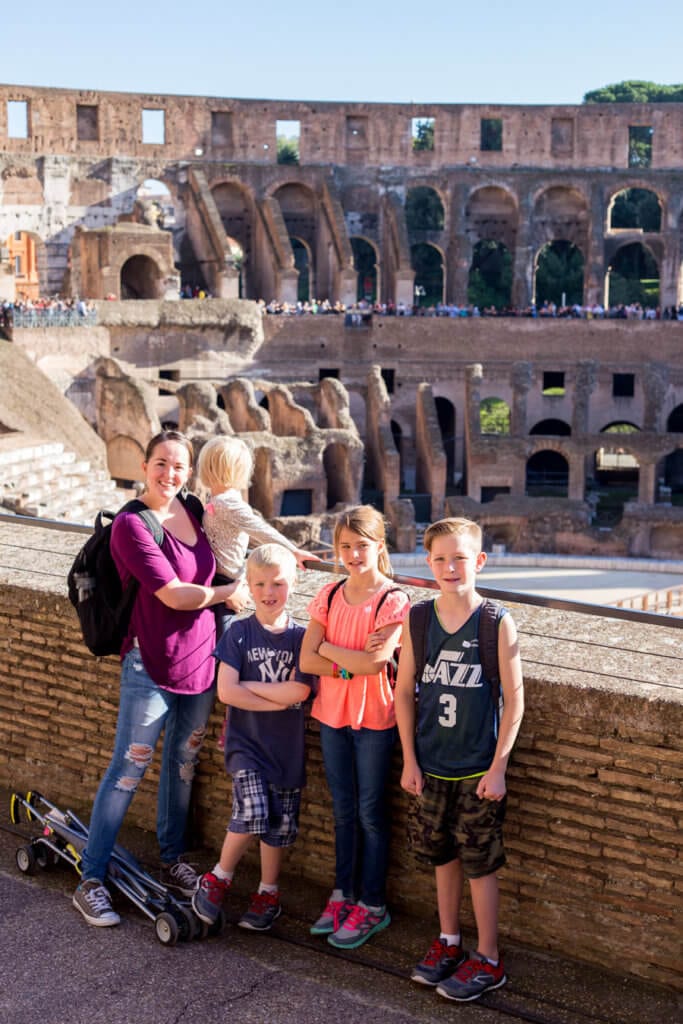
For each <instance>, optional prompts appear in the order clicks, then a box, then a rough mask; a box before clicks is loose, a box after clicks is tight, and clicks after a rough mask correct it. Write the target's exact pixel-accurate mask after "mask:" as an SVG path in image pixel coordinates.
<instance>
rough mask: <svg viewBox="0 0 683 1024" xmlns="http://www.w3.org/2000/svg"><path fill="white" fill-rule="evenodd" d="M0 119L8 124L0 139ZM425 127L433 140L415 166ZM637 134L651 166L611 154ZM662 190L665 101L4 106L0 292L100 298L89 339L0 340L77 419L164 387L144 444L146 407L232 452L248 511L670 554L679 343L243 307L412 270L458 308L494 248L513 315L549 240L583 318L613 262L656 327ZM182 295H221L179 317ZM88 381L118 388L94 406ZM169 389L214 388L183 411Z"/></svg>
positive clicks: (679, 199)
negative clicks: (451, 522)
mask: <svg viewBox="0 0 683 1024" xmlns="http://www.w3.org/2000/svg"><path fill="white" fill-rule="evenodd" d="M10 108H11V109H12V111H13V113H14V115H15V118H16V113H17V109H18V110H19V113H20V114H22V115H23V119H24V121H23V129H21V130H17V129H16V127H15V126H14V127H12V129H11V131H10V118H9V114H10ZM279 122H284V123H286V124H287V125H288V126H289V127H290V129H291V125H292V123H295V124H298V127H299V132H298V137H297V139H296V145H295V146H294V157H293V159H294V162H293V163H291V162H290V163H282V162H279V156H278V130H279V129H278V123H279ZM425 122H427V123H428V124H429V125H430V127H431V140H432V141H431V142H430V144H429V145H427V146H418V145H415V138H416V136H415V124H416V123H425ZM150 124H151V126H152V127H151V128H150ZM639 133H640V134H639ZM643 133H645V134H646V135H647V140H648V141H647V144H646V145H645V149H643V146H642V145H641V146H640V148H638V147H636V146H635V145H634V144H633V140H634V138H640V137H641V136H642V135H643ZM290 155H291V154H290ZM297 161H298V162H297ZM682 167H683V109H682V108H681V105H679V104H659V105H657V104H651V105H634V104H624V105H582V106H563V107H543V106H538V107H533V108H527V107H518V106H509V107H507V106H497V107H492V106H485V105H480V106H477V105H444V104H435V105H433V106H424V105H421V106H419V107H418V106H411V105H400V104H394V105H389V104H382V105H372V104H342V103H307V102H306V103H305V102H285V101H282V102H281V101H277V102H276V101H257V100H234V99H218V98H202V97H187V96H183V97H179V96H143V95H132V94H120V93H94V92H87V91H78V90H56V89H39V88H29V87H18V86H3V87H0V243H2V244H3V245H4V250H2V252H4V254H5V257H4V261H3V260H2V259H0V269H2V271H3V272H2V273H0V295H1V294H6V295H9V294H10V292H11V295H12V297H14V295H16V294H18V293H20V291H21V288H22V287H26V288H27V289H28V288H30V287H33V288H35V289H37V291H38V292H39V293H41V294H48V293H54V292H59V291H61V292H63V293H66V294H72V295H75V294H79V295H82V296H83V295H85V296H87V297H88V298H94V299H104V298H105V297H111V296H113V297H115V298H116V299H120V300H122V301H107V302H104V301H101V302H99V303H98V304H97V305H98V311H97V313H98V326H97V327H95V328H88V329H87V330H86V329H83V334H81V335H80V336H79V337H78V338H77V337H76V336H70V338H69V339H68V340H67V338H66V329H62V328H55V329H54V330H51V331H50V330H44V331H39V330H38V329H36V330H24V329H16V330H15V331H14V334H13V337H14V341H15V344H19V345H22V346H23V347H25V349H26V350H27V351H28V352H29V353H30V354H31V357H32V358H33V359H34V360H35V361H36V362H37V363H38V365H39V366H41V368H43V369H44V370H46V371H47V372H50V370H53V371H55V372H56V373H57V382H58V384H59V386H60V387H61V389H62V391H64V392H65V393H68V394H69V396H70V397H71V398H72V399H73V400H74V401H75V403H76V404H77V405H78V407H79V408H81V409H82V411H83V412H84V413H85V414H86V415H87V417H88V419H89V420H90V422H91V423H93V424H94V425H97V424H98V421H101V420H103V419H105V418H107V419H109V418H110V417H109V415H108V414H107V416H105V414H104V412H103V411H102V410H100V411H98V408H97V407H98V406H99V404H100V397H102V398H104V397H105V396H106V395H107V394H108V391H107V388H111V387H113V384H111V380H114V379H116V377H117V374H118V373H119V372H120V373H121V374H122V379H123V378H126V379H128V378H135V379H139V380H141V381H146V382H147V384H148V385H149V386H150V387H151V388H152V389H153V390H154V391H155V392H159V391H162V392H164V391H165V392H167V394H166V395H165V396H161V397H160V396H159V395H158V394H155V395H154V396H153V397H154V401H152V400H151V399H150V401H151V411H150V413H149V415H148V417H147V418H146V419H145V418H144V417H143V419H142V421H140V422H142V423H144V425H145V428H146V426H147V424H148V423H151V422H155V417H156V419H164V418H165V417H166V412H168V410H169V409H170V410H171V412H172V414H173V415H175V416H176V418H177V417H178V416H181V414H182V415H183V416H184V417H185V419H184V420H183V422H184V423H185V421H187V422H186V423H185V425H188V424H190V423H192V417H193V416H196V417H197V421H198V423H200V425H201V427H202V429H204V430H205V432H207V431H208V432H209V433H210V432H214V431H215V430H217V429H227V427H228V426H229V428H230V429H232V430H235V431H236V432H239V433H244V432H246V433H247V434H250V435H252V441H253V442H254V444H255V445H256V446H257V450H258V451H257V458H258V459H260V460H261V462H260V463H259V465H260V467H261V470H262V471H259V473H258V475H257V479H258V481H259V488H260V489H258V493H255V495H254V498H255V500H256V502H257V504H259V505H260V507H261V508H262V511H264V513H265V514H267V515H278V514H281V513H282V512H283V504H284V512H287V511H289V510H291V508H292V507H293V508H294V509H295V510H300V509H304V508H305V509H310V510H311V511H315V512H316V513H322V512H324V511H325V510H326V509H329V508H331V507H333V506H334V505H335V504H336V503H337V502H338V501H343V500H347V499H350V500H358V498H360V497H361V496H365V497H367V498H370V499H371V500H377V501H378V502H380V503H383V504H384V508H385V511H386V512H387V515H388V517H389V519H390V522H391V524H392V527H393V528H394V530H395V531H396V538H397V540H396V542H397V543H398V544H399V546H401V547H403V546H410V543H411V538H413V537H414V519H415V517H417V519H418V520H426V519H429V518H433V517H434V516H438V515H441V514H442V512H443V511H448V510H449V509H451V510H452V509H453V508H457V507H460V506H462V505H463V503H466V502H476V503H481V505H479V504H478V505H477V508H478V509H479V514H480V515H481V517H482V519H483V521H485V522H486V523H487V524H489V525H488V531H489V532H488V535H487V539H488V542H489V543H490V542H492V541H493V540H495V541H496V542H497V543H505V544H507V545H508V546H510V547H511V548H513V549H514V548H518V549H519V548H521V547H526V548H527V549H529V548H532V549H538V550H558V551H568V552H573V551H580V552H598V551H605V550H608V551H611V552H614V553H621V554H639V555H643V554H650V555H661V556H666V555H673V556H676V555H678V554H679V553H680V550H681V539H682V538H683V516H682V515H681V506H680V505H679V504H677V502H678V501H679V500H680V494H681V492H682V491H683V455H682V454H681V434H682V433H683V368H682V361H681V351H682V346H681V339H682V337H683V325H681V324H679V323H677V322H676V321H675V320H673V321H672V320H668V321H667V322H664V321H663V320H657V321H645V320H642V321H638V322H635V321H618V320H610V321H608V320H601V319H592V320H580V321H574V320H567V321H564V320H562V321H560V320H552V319H548V320H541V319H524V318H511V319H498V318H489V317H484V318H467V319H461V318H453V317H445V318H440V317H434V318H428V317H401V316H386V317H377V316H376V317H374V318H372V317H365V318H363V319H359V320H357V321H355V322H353V323H347V322H344V320H345V318H344V317H338V316H332V315H329V316H320V315H318V316H310V317H287V316H265V317H264V316H263V315H262V311H261V310H260V309H259V308H258V306H257V305H256V304H255V303H253V302H249V301H244V300H249V299H252V300H259V299H264V300H265V301H269V300H271V299H276V300H278V301H279V302H281V303H284V302H288V303H295V302H296V301H297V299H300V298H302V296H303V297H313V296H319V297H320V298H322V297H325V298H327V299H329V300H330V302H331V303H332V304H334V303H341V304H343V305H349V304H352V303H354V302H355V301H356V300H357V298H358V297H359V294H370V295H372V296H373V297H374V298H376V299H377V300H378V301H381V302H383V303H385V304H389V305H392V304H393V305H394V306H395V307H397V308H400V307H401V305H403V306H405V307H410V306H411V305H412V303H413V302H414V300H415V297H416V294H419V289H420V288H421V287H422V285H421V283H420V282H421V281H423V280H426V278H425V277H424V273H425V272H424V268H423V267H422V264H420V261H419V259H418V257H417V255H416V253H417V250H418V249H420V247H422V251H423V254H424V251H425V247H426V250H428V251H429V253H431V256H430V259H431V260H432V262H431V264H430V266H431V270H430V272H429V273H430V274H431V277H430V278H429V282H430V284H429V286H430V287H432V288H435V289H436V290H437V293H438V298H439V299H440V300H442V301H443V302H445V303H447V304H451V305H452V304H457V305H459V306H460V305H464V304H466V303H467V290H468V281H469V278H470V275H471V272H472V268H473V266H474V264H475V261H476V253H477V247H478V246H479V245H480V244H482V243H487V244H488V243H496V244H497V245H500V246H503V247H504V249H505V251H506V252H507V253H508V254H509V256H510V260H511V274H512V283H511V301H512V303H513V305H514V306H515V307H517V308H518V309H522V310H523V309H525V308H527V307H529V306H530V304H531V303H532V301H533V300H534V298H535V296H536V288H537V280H536V278H537V271H538V265H539V259H540V254H541V252H542V250H543V247H544V246H545V245H547V244H548V243H555V242H563V243H567V244H570V245H572V246H574V247H575V249H576V251H577V252H578V253H579V254H580V259H581V265H582V268H583V278H582V280H583V285H582V302H583V304H584V305H592V306H595V305H598V306H600V305H601V304H603V303H604V302H605V298H606V295H607V292H608V288H609V282H610V275H611V274H612V270H613V267H614V266H616V264H617V262H618V258H619V254H620V252H622V251H623V250H624V249H625V247H629V246H637V247H640V249H641V250H642V251H643V252H646V253H647V256H648V259H649V260H650V261H651V265H652V266H654V267H655V268H656V274H657V281H656V283H657V285H658V301H659V305H660V307H662V308H666V309H667V310H668V309H670V307H676V306H678V304H679V303H680V302H681V300H682V299H683V283H682V274H681V266H682V260H681V257H682V253H681V238H682V237H683V188H682V187H681V186H682V185H683V171H682V170H681V168H682ZM150 182H151V184H150ZM634 189H635V190H639V193H641V194H643V195H645V196H646V197H649V200H650V206H651V208H652V209H654V211H655V212H654V214H653V215H652V216H650V218H649V219H648V220H647V222H643V223H644V226H643V225H639V224H638V223H635V222H634V224H632V225H631V226H622V221H620V220H619V219H618V218H617V217H616V216H615V210H616V209H617V207H618V204H619V201H620V197H622V196H623V195H624V194H626V193H627V192H628V191H629V190H634ZM652 209H651V212H652ZM416 210H417V211H418V213H420V211H421V214H420V216H421V217H422V219H420V216H416ZM27 238H28V241H29V242H30V245H29V244H28V243H27V242H26V239H27ZM24 244H25V245H26V248H25V249H23V250H22V252H25V253H28V254H29V255H30V268H29V266H28V264H27V267H26V269H27V270H28V269H30V272H31V275H33V276H32V278H31V281H29V280H28V277H29V276H30V275H27V276H26V281H24V282H22V281H21V280H20V275H19V274H18V272H17V268H19V267H20V266H21V258H22V257H21V255H19V259H18V262H16V261H15V263H12V262H11V260H10V254H11V253H12V252H14V251H15V250H14V249H13V248H12V246H14V247H19V246H21V245H24ZM29 250H30V252H29ZM16 252H17V253H18V252H19V250H18V249H16ZM25 258H26V259H27V260H28V256H26V257H25ZM421 267H422V269H421ZM653 273H654V271H653ZM190 285H194V287H195V289H196V288H198V287H200V286H201V287H202V288H204V289H205V290H207V291H208V292H210V293H211V294H212V295H213V296H214V297H215V298H214V299H211V300H207V301H206V302H202V303H200V302H179V301H175V300H176V299H177V298H178V295H179V289H180V288H187V287H189V286H190ZM136 299H137V300H138V301H133V300H136ZM140 300H142V301H140ZM84 335H85V336H87V342H84V340H83V339H84ZM86 349H87V351H86ZM98 358H99V359H104V360H106V361H108V362H107V366H109V367H110V369H111V368H112V367H114V364H113V363H112V362H110V361H111V360H112V359H115V360H117V362H119V363H120V362H121V361H122V362H123V364H124V365H123V367H122V368H121V369H120V371H119V370H117V369H115V368H114V369H111V372H110V373H109V371H108V373H109V376H108V377H107V381H108V383H107V387H104V385H103V384H102V380H103V376H102V371H101V369H98V368H96V359H98ZM105 376H106V375H105ZM236 377H238V378H240V379H241V380H242V381H251V382H252V384H253V385H254V387H255V388H256V394H257V398H256V405H257V406H259V403H261V406H260V408H261V411H260V412H259V413H247V412H246V411H245V409H246V408H247V406H248V404H249V403H248V402H246V404H245V405H244V408H240V410H238V405H239V403H237V401H236V400H234V401H233V400H232V399H231V397H230V394H231V393H230V387H231V382H232V381H233V378H236ZM325 378H328V382H327V383H324V384H323V383H321V382H323V381H325ZM96 379H97V380H98V381H99V384H98V388H97V389H95V387H94V381H95V380H96ZM329 379H336V380H337V382H338V385H339V389H340V390H339V392H338V393H339V395H342V394H343V395H344V396H347V397H346V398H344V399H343V400H341V399H340V400H339V402H337V404H336V406H335V408H337V412H338V413H339V415H341V412H340V410H343V416H344V417H345V418H344V421H343V423H342V421H341V420H339V421H335V420H334V416H333V417H332V418H331V419H330V418H329V417H330V414H329V408H330V401H331V399H330V395H331V394H333V393H334V394H337V392H332V391H330V384H329ZM259 382H265V383H259ZM191 384H192V385H199V384H202V385H206V386H207V387H208V388H209V390H208V392H197V393H196V394H194V395H191V394H190V391H189V390H188V389H189V385H191ZM279 385H282V387H281V388H280V387H279ZM245 386H246V385H245ZM335 386H336V385H335ZM212 389H213V390H212ZM133 391H134V389H133ZM214 392H215V395H216V400H215V404H214V401H213V397H212V396H213V394H214ZM207 394H208V395H209V396H211V397H210V400H209V399H207V397H206V395H207ZM183 395H186V396H187V398H186V399H183V397H182V396H183ZM325 396H327V397H325ZM347 399H348V400H347ZM492 399H498V400H499V403H504V405H505V406H506V407H507V410H508V418H509V422H508V427H507V429H506V430H505V431H504V432H502V433H500V432H499V433H496V434H487V433H486V429H487V428H486V427H485V429H484V431H482V420H481V415H480V414H481V409H482V407H483V406H485V405H486V403H487V402H490V401H491V400H492ZM183 401H186V403H187V404H186V405H183ZM231 403H232V405H231ZM333 404H334V403H333ZM265 405H267V409H266V408H264V406H265ZM110 407H112V406H111V403H110ZM126 408H127V407H122V409H121V413H122V416H123V414H124V411H125V409H126ZM164 410H166V411H164ZM188 410H192V416H190V414H189V411H188ZM129 414H130V415H133V414H132V413H131V410H128V411H127V412H125V415H126V416H128V418H129V419H130V415H129ZM223 414H224V415H223ZM137 415H138V412H137V411H135V412H134V415H133V419H135V418H136V417H137ZM235 417H237V419H235ZM250 417H251V418H250ZM124 419H125V417H124ZM0 420H2V417H1V416H0ZM238 421H239V422H238ZM226 425H227V426H226ZM124 426H125V425H122V424H119V425H118V426H117V425H116V424H113V425H112V423H111V422H110V423H109V425H108V427H107V428H106V430H107V431H108V432H109V433H111V436H109V433H108V434H107V436H106V441H107V451H108V456H109V462H110V471H111V472H112V473H113V474H114V475H115V476H116V477H117V478H119V479H130V478H131V477H130V476H129V474H130V472H131V460H132V459H133V455H135V457H136V458H137V448H136V447H135V446H136V445H139V444H140V438H139V437H137V438H136V432H135V430H134V429H133V428H132V426H131V427H130V428H129V427H125V429H124ZM98 429H105V428H104V427H100V426H98ZM354 430H355V434H354ZM335 431H337V432H338V433H337V435H336V436H337V440H335V441H334V442H329V443H328V441H326V440H324V439H325V438H329V437H331V436H332V433H333V432H335ZM340 431H341V432H342V434H339V432H340ZM138 433H139V431H138ZM103 436H104V435H103ZM341 436H343V441H340V440H339V437H341ZM358 438H360V442H362V443H363V444H364V446H365V468H364V471H361V469H360V468H359V467H360V461H361V458H360V456H359V455H357V444H358V443H359V442H358ZM293 451H296V452H298V453H299V459H300V465H299V466H298V468H297V469H296V470H295V469H294V462H293V460H292V457H291V456H292V452H293ZM258 452H261V453H263V454H261V455H258ZM266 453H267V454H266ZM124 469H125V475H123V476H120V471H121V472H123V470H124ZM610 475H611V478H612V479H619V480H622V482H623V483H624V484H625V488H624V495H625V496H624V497H623V501H622V505H623V514H622V512H621V510H620V511H619V512H618V513H617V514H612V513H611V512H610V511H609V510H605V509H604V508H601V502H602V498H601V496H600V495H601V486H602V484H603V483H604V480H605V479H606V478H608V477H610ZM288 492H289V493H288ZM294 492H298V493H296V494H294ZM492 499H495V500H492ZM672 499H673V504H671V502H672ZM535 503H536V504H535ZM541 503H543V507H546V506H548V503H551V507H552V509H553V510H554V512H553V514H552V515H551V514H549V513H548V511H547V507H546V509H545V511H544V512H543V513H542V514H541V513H540V510H541V508H542V504H541ZM413 509H414V510H415V511H413ZM610 515H611V516H612V518H611V519H610ZM619 516H621V519H620V521H618V520H619ZM617 522H618V525H616V524H617Z"/></svg>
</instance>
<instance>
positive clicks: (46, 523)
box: [0, 512, 683, 629]
mask: <svg viewBox="0 0 683 1024" xmlns="http://www.w3.org/2000/svg"><path fill="white" fill-rule="evenodd" d="M0 523H10V524H12V525H13V526H26V527H30V526H33V527H38V528H39V529H43V530H58V531H61V532H63V533H85V534H90V533H92V532H93V531H92V527H90V526H84V525H83V524H80V523H66V522H61V521H59V520H54V519H37V518H33V517H30V516H16V515H10V514H6V513H2V512H0ZM315 553H317V554H319V556H320V558H321V561H316V560H314V559H311V560H310V561H306V562H305V563H304V564H305V566H306V568H307V569H315V570H317V571H318V572H330V573H336V574H340V570H339V568H338V567H337V565H336V563H335V562H334V561H328V560H327V559H328V558H329V548H328V547H324V548H323V549H322V553H321V552H315ZM0 568H3V567H2V566H1V565H0ZM392 578H393V579H394V580H395V582H396V583H402V584H403V585H404V586H408V587H419V588H421V589H422V590H437V589H438V587H437V584H436V583H435V582H434V580H429V579H423V578H422V577H420V576H403V575H399V574H394V576H393V577H392ZM671 589H672V590H683V588H681V587H678V588H671ZM477 592H478V593H479V594H481V595H482V597H491V598H494V599H495V600H497V601H510V602H513V603H514V604H522V605H531V606H533V607H536V608H549V609H552V610H554V611H563V612H578V613H579V614H582V615H594V616H597V617H600V618H606V619H623V620H625V621H626V622H643V623H647V624H648V625H651V626H667V627H669V628H674V629H676V628H678V629H683V616H678V617H677V616H676V615H673V614H668V615H664V614H660V613H659V612H657V611H647V610H645V609H643V610H637V609H633V608H623V607H618V606H614V605H599V604H590V603H588V602H585V601H567V600H565V599H564V598H559V597H546V596H544V595H541V594H522V593H520V592H519V591H515V590H498V589H494V588H492V587H482V586H478V587H477Z"/></svg>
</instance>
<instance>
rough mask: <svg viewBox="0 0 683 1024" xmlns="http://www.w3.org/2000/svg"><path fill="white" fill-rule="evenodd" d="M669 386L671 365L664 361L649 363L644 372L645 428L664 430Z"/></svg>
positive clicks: (657, 430)
mask: <svg viewBox="0 0 683 1024" xmlns="http://www.w3.org/2000/svg"><path fill="white" fill-rule="evenodd" d="M668 386H669V367H668V366H666V365H665V364H664V363H647V364H646V365H645V367H644V372H643V394H644V396H645V409H644V413H643V430H654V431H656V432H660V431H663V430H664V428H665V426H666V424H665V423H660V417H662V416H663V411H664V399H665V398H666V393H667V390H668Z"/></svg>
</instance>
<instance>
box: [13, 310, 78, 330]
mask: <svg viewBox="0 0 683 1024" xmlns="http://www.w3.org/2000/svg"><path fill="white" fill-rule="evenodd" d="M8 320H9V326H10V327H95V326H96V325H97V310H95V309H87V310H85V311H84V312H82V313H80V312H79V311H78V310H77V309H59V308H56V307H54V308H53V307H47V308H45V309H13V310H11V311H10V313H9V317H8Z"/></svg>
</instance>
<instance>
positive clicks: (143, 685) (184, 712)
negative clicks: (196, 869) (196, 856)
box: [82, 647, 216, 881]
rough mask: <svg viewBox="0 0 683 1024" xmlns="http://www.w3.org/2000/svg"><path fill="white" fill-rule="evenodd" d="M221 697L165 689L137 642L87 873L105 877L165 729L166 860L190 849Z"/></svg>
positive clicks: (160, 818)
mask: <svg viewBox="0 0 683 1024" xmlns="http://www.w3.org/2000/svg"><path fill="white" fill-rule="evenodd" d="M215 695H216V691H215V687H213V686H212V687H210V688H209V689H208V690H205V691H204V693H198V694H181V693H171V692H170V691H168V690H163V689H162V688H161V687H160V686H157V684H156V683H155V682H154V680H153V679H151V678H150V676H149V675H148V674H147V671H146V670H145V667H144V665H143V664H142V659H141V657H140V651H139V650H138V649H137V647H135V648H133V650H132V651H129V652H128V654H127V655H126V657H125V658H124V659H123V665H122V667H121V697H120V704H119V717H118V722H117V725H116V740H115V743H114V753H113V755H112V759H111V761H110V763H109V767H108V768H107V771H106V773H105V775H104V778H103V779H102V781H101V783H100V786H99V789H98V791H97V796H96V797H95V803H94V805H93V809H92V815H91V818H90V828H89V833H88V843H87V846H86V849H85V850H84V851H83V861H82V876H83V878H84V879H86V878H98V879H99V880H100V881H104V879H105V877H106V873H107V864H108V863H109V858H110V857H111V853H112V850H113V848H114V844H115V843H116V837H117V835H118V833H119V829H120V828H121V825H122V824H123V819H124V818H125V816H126V812H127V810H128V808H129V806H130V803H131V800H132V799H133V796H134V795H135V791H136V789H137V787H138V785H139V783H140V781H141V780H142V777H143V776H144V774H145V771H146V770H147V768H148V767H149V765H150V764H151V762H152V757H153V755H154V750H155V747H156V745H157V741H158V739H159V736H160V735H161V730H162V729H165V731H164V743H163V751H162V760H161V769H160V773H159V778H160V781H159V795H158V805H157V808H158V809H157V837H158V839H159V848H160V851H161V859H162V861H165V862H167V863H169V862H171V861H174V860H176V859H177V858H178V857H179V856H180V854H181V853H183V851H184V849H185V826H186V822H187V813H188V810H189V807H190V796H191V792H192V780H193V778H194V771H195V766H196V764H197V760H198V758H199V751H200V749H201V745H202V742H203V739H204V733H205V730H206V723H207V721H208V718H209V715H210V714H211V710H212V708H213V705H214V701H215Z"/></svg>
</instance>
